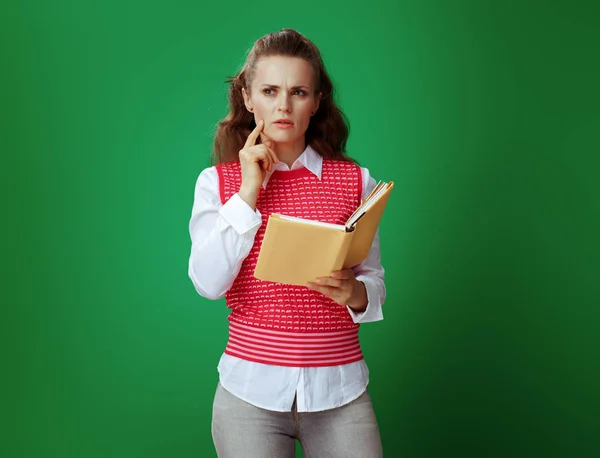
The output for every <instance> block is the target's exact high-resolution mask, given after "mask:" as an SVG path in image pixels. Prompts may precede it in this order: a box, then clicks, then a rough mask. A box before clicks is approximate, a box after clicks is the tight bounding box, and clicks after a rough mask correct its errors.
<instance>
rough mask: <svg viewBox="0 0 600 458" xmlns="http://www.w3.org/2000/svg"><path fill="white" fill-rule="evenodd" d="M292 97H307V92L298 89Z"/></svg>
mask: <svg viewBox="0 0 600 458" xmlns="http://www.w3.org/2000/svg"><path fill="white" fill-rule="evenodd" d="M292 95H303V96H304V95H306V91H303V90H302V89H296V90H295V91H294V92H292Z"/></svg>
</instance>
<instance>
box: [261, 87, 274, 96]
mask: <svg viewBox="0 0 600 458" xmlns="http://www.w3.org/2000/svg"><path fill="white" fill-rule="evenodd" d="M262 92H263V94H265V95H273V93H274V92H275V91H274V90H273V89H271V88H270V87H266V88H264V89H263V90H262Z"/></svg>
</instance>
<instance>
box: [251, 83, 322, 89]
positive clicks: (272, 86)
mask: <svg viewBox="0 0 600 458" xmlns="http://www.w3.org/2000/svg"><path fill="white" fill-rule="evenodd" d="M261 87H268V88H272V89H281V87H280V86H277V85H276V84H261ZM291 89H310V88H309V87H308V86H292V87H291Z"/></svg>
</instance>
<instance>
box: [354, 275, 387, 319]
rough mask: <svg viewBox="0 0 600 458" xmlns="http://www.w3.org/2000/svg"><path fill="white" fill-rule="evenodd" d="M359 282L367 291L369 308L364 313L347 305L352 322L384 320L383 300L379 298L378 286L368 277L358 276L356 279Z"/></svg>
mask: <svg viewBox="0 0 600 458" xmlns="http://www.w3.org/2000/svg"><path fill="white" fill-rule="evenodd" d="M356 279H357V280H358V281H362V282H363V283H364V285H365V288H366V290H367V308H366V309H365V310H364V311H363V312H359V313H357V312H355V311H354V310H352V309H351V308H350V306H348V305H346V308H347V309H348V312H349V313H350V316H351V317H352V321H354V322H355V323H361V322H365V323H366V322H368V321H379V320H383V313H382V310H381V299H380V297H379V291H378V289H377V285H376V284H375V283H374V282H373V281H372V280H371V279H370V278H369V277H367V276H366V275H358V276H357V277H356Z"/></svg>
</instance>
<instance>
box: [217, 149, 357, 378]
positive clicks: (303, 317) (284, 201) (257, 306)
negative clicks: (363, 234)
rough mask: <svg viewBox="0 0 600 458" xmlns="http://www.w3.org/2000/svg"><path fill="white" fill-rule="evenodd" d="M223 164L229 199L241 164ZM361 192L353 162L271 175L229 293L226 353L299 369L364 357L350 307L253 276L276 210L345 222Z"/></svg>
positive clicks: (222, 187) (237, 184)
mask: <svg viewBox="0 0 600 458" xmlns="http://www.w3.org/2000/svg"><path fill="white" fill-rule="evenodd" d="M216 168H217V172H218V176H219V186H220V195H221V201H222V202H223V203H225V202H226V201H227V200H228V199H229V198H231V196H232V195H233V194H235V193H236V192H238V191H239V189H240V185H241V179H242V177H241V169H240V164H239V162H230V163H225V164H220V165H217V166H216ZM361 196H362V174H361V171H360V167H358V166H357V165H354V164H352V163H349V162H344V161H334V160H327V159H324V160H323V169H322V174H321V179H319V178H318V177H317V176H316V175H314V174H313V173H312V172H310V171H309V170H308V169H306V168H301V169H296V170H291V171H276V172H274V173H273V174H272V175H271V177H270V179H269V181H268V184H267V187H266V189H265V188H262V187H261V189H260V193H259V197H258V200H257V204H256V207H257V209H258V210H259V211H260V213H261V215H262V220H263V221H262V225H261V227H260V229H259V231H258V233H257V235H256V237H255V240H254V245H253V247H252V249H251V251H250V253H249V255H248V256H247V258H246V259H245V260H244V262H243V263H242V267H241V270H240V272H239V274H238V276H237V278H236V280H235V282H234V283H233V285H232V287H231V288H230V289H229V291H228V292H227V294H226V295H225V299H226V302H227V306H228V307H229V308H231V313H230V315H229V340H228V342H227V347H226V349H225V353H227V354H229V355H233V356H237V357H239V358H242V359H245V360H248V361H255V362H259V363H265V364H272V365H280V366H293V367H318V366H335V365H340V364H347V363H351V362H355V361H359V360H361V359H362V358H363V356H362V352H361V349H360V344H359V341H358V327H359V325H358V324H356V323H354V322H353V321H352V318H351V316H350V314H349V313H348V310H347V308H346V306H344V305H339V304H337V303H335V302H334V301H333V300H331V299H329V298H328V297H326V296H324V295H323V294H321V293H318V292H316V291H312V290H310V289H308V288H307V287H304V286H294V285H287V284H280V283H273V282H267V281H262V280H258V279H256V278H255V277H254V268H255V266H256V261H257V259H258V253H259V251H260V246H261V243H262V240H263V237H264V233H265V229H266V225H267V220H268V218H269V215H270V214H271V213H281V214H285V215H290V216H296V217H300V218H306V219H315V220H319V221H323V222H328V223H336V224H344V223H345V222H346V220H347V219H348V217H349V216H350V215H351V214H352V212H353V211H354V210H355V209H356V207H357V206H358V205H359V204H360V200H361ZM290 242H292V243H293V241H290ZM290 262H294V261H293V259H290Z"/></svg>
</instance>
